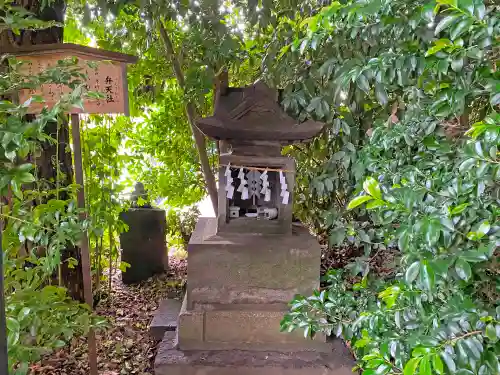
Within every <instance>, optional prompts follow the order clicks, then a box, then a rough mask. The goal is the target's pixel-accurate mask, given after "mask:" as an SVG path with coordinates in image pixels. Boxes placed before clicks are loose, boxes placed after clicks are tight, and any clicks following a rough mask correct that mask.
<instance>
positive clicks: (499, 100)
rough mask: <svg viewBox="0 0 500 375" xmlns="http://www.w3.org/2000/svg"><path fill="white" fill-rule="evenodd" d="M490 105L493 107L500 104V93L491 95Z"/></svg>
mask: <svg viewBox="0 0 500 375" xmlns="http://www.w3.org/2000/svg"><path fill="white" fill-rule="evenodd" d="M490 103H491V105H492V106H496V105H499V104H500V92H497V93H496V94H492V95H491V98H490Z"/></svg>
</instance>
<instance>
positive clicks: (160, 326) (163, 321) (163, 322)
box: [149, 299, 182, 341]
mask: <svg viewBox="0 0 500 375" xmlns="http://www.w3.org/2000/svg"><path fill="white" fill-rule="evenodd" d="M181 306H182V303H181V301H178V300H176V299H165V300H162V301H161V302H160V306H159V307H158V310H156V312H155V315H154V317H153V320H152V321H151V324H150V326H149V334H150V335H151V336H152V337H153V338H154V339H155V340H157V341H160V340H161V339H162V338H163V336H165V332H167V331H175V330H177V320H178V318H179V312H180V310H181Z"/></svg>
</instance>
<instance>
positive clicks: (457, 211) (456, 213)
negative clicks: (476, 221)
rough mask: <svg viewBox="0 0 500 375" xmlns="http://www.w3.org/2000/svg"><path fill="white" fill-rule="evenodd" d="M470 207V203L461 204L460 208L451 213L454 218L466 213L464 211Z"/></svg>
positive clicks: (454, 208)
mask: <svg viewBox="0 0 500 375" xmlns="http://www.w3.org/2000/svg"><path fill="white" fill-rule="evenodd" d="M467 207H469V203H462V204H459V205H458V206H456V207H453V208H452V209H451V211H450V213H451V215H452V216H454V215H459V214H461V213H462V212H464V210H465V209H466V208H467Z"/></svg>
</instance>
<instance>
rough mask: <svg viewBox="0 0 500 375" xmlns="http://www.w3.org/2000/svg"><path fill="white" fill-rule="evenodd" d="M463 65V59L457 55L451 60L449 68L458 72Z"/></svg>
mask: <svg viewBox="0 0 500 375" xmlns="http://www.w3.org/2000/svg"><path fill="white" fill-rule="evenodd" d="M463 67H464V59H463V58H462V57H459V58H457V59H454V60H452V61H451V69H453V71H454V72H460V71H461V70H462V68H463Z"/></svg>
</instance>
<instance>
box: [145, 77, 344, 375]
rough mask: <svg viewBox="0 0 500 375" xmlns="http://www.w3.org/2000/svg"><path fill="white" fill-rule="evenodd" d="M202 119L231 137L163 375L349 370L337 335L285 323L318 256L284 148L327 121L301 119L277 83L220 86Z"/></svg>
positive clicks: (315, 278)
mask: <svg viewBox="0 0 500 375" xmlns="http://www.w3.org/2000/svg"><path fill="white" fill-rule="evenodd" d="M197 126H198V128H199V129H200V130H201V131H202V132H203V133H204V134H205V135H206V136H208V137H211V138H213V139H216V140H221V141H224V142H225V144H226V146H227V150H225V151H226V152H221V155H220V160H219V162H220V167H219V206H218V216H217V218H200V220H199V222H198V224H197V226H196V229H195V231H194V233H193V235H192V237H191V240H190V242H189V245H188V253H189V256H188V280H187V290H186V296H185V298H184V302H183V304H182V307H181V310H180V314H179V318H178V326H177V332H176V333H172V332H167V333H166V334H165V336H164V338H163V341H162V343H161V344H160V347H159V350H158V354H157V357H156V361H155V373H156V375H167V374H168V375H205V374H207V375H208V374H214V375H235V374H238V375H278V374H296V375H299V374H304V375H305V374H311V375H316V374H318V375H319V374H322V375H323V374H325V375H326V374H336V375H347V374H351V368H352V366H353V362H352V358H351V357H350V354H349V353H348V351H346V349H345V348H344V347H343V345H342V344H341V343H340V342H336V343H331V342H326V339H325V337H324V336H321V335H318V336H317V337H316V338H315V339H314V340H310V339H305V338H304V337H303V332H299V331H296V332H293V333H282V332H280V321H281V319H282V318H283V316H284V314H285V312H286V311H287V304H288V302H289V301H290V300H291V299H292V298H293V297H294V295H296V294H298V293H300V294H305V295H310V294H311V293H312V291H313V290H314V289H317V288H318V287H319V272H320V258H321V251H320V247H319V244H318V243H317V241H316V239H315V238H314V237H313V236H311V235H310V234H309V232H308V230H307V229H305V228H303V227H301V226H298V225H297V226H296V225H293V224H292V208H293V188H294V181H295V162H294V160H293V159H291V158H288V157H283V156H281V148H282V146H284V145H287V144H292V143H295V142H304V141H308V140H310V139H312V138H313V137H314V136H316V135H317V134H319V133H320V132H321V131H322V129H323V127H324V124H323V123H319V122H315V121H307V122H305V123H301V124H298V123H297V121H296V120H294V119H292V118H291V117H289V116H288V115H287V114H286V113H285V112H284V111H283V110H282V109H281V107H280V106H279V104H278V97H277V92H276V91H274V90H271V89H270V88H268V87H267V86H266V85H265V84H263V83H257V84H255V85H252V86H249V87H246V88H225V90H223V91H222V92H219V97H218V101H217V106H216V110H215V114H214V115H213V116H211V117H208V118H203V119H200V120H199V121H198V122H197ZM334 348H335V349H334Z"/></svg>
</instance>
